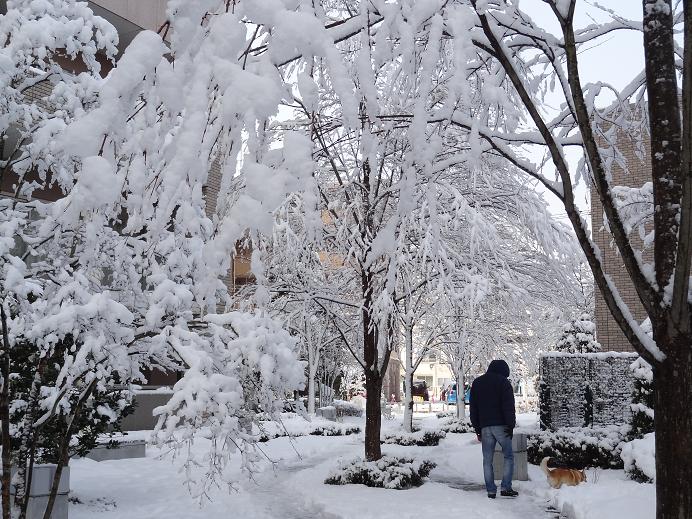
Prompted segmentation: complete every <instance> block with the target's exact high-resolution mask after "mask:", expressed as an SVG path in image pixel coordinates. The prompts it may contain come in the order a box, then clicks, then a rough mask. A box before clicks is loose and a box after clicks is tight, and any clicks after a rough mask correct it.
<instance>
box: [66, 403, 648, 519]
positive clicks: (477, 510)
mask: <svg viewBox="0 0 692 519" xmlns="http://www.w3.org/2000/svg"><path fill="white" fill-rule="evenodd" d="M416 418H417V419H419V420H420V422H421V424H422V425H423V426H434V425H435V424H436V422H437V419H436V418H435V417H434V415H433V416H430V415H428V416H423V415H417V416H416ZM534 420H535V416H532V415H523V416H520V424H523V425H529V424H530V423H532V422H533V421H534ZM352 421H353V422H354V423H360V422H362V419H352ZM400 423H401V422H400V419H395V420H391V421H385V422H384V426H383V427H384V429H385V430H395V429H397V428H399V427H400ZM361 425H362V423H361ZM362 442H363V437H362V434H360V435H351V436H342V437H320V436H304V437H299V438H295V439H293V440H289V439H288V438H285V437H284V438H277V439H274V440H271V441H269V442H267V443H265V444H263V450H264V452H265V453H266V455H267V456H268V458H270V459H272V460H274V461H276V463H275V464H274V465H273V466H272V464H271V463H269V462H267V463H266V466H265V469H264V470H263V472H261V473H260V474H258V475H256V477H255V478H254V481H249V480H248V479H247V478H245V477H243V476H241V475H240V474H238V475H237V476H238V478H239V481H240V483H239V488H238V490H237V491H231V492H229V491H228V490H227V489H225V488H218V489H215V490H214V491H213V492H210V495H209V498H210V500H207V501H206V502H205V503H204V504H203V505H202V506H200V504H199V501H195V500H194V499H192V497H191V496H190V494H189V493H188V491H187V489H186V487H185V485H184V480H185V474H184V472H183V471H181V470H180V469H181V463H180V462H179V461H176V460H171V459H170V458H163V459H160V458H159V456H160V454H161V452H160V451H157V450H156V449H154V448H151V447H150V448H149V449H148V453H147V458H142V459H131V460H119V461H104V462H95V461H92V460H88V459H79V460H74V461H73V462H72V464H71V466H72V469H71V478H72V485H71V486H72V499H73V504H72V505H71V509H70V517H71V519H87V518H89V519H91V518H94V517H99V518H101V517H102V518H104V519H140V518H141V519H145V518H146V519H164V518H166V519H169V518H185V519H197V518H200V519H201V518H205V519H228V518H229V517H242V518H252V519H264V518H282V519H283V518H285V519H302V518H322V519H337V518H344V519H346V518H353V519H356V518H358V519H367V518H384V519H386V518H391V519H394V518H397V519H405V518H416V519H418V518H421V517H444V518H447V517H449V518H453V517H454V518H456V517H464V518H466V519H474V518H478V519H493V518H498V519H520V518H521V519H539V518H551V517H552V518H555V517H558V516H559V514H558V513H557V512H556V511H555V509H553V507H555V508H557V509H560V510H562V511H563V513H565V516H567V517H574V518H578V519H619V518H623V519H650V518H653V517H654V489H653V486H652V485H641V484H637V483H634V482H631V481H627V480H626V479H625V477H624V473H623V472H622V471H598V472H597V473H594V472H593V471H590V472H589V474H588V475H589V482H588V483H587V484H585V485H581V486H579V487H576V488H564V489H561V490H559V491H556V490H552V489H550V488H549V487H548V485H547V483H546V481H545V477H544V476H543V474H542V473H541V472H540V470H539V469H538V468H537V467H533V466H531V467H529V474H530V478H531V481H528V482H517V483H515V488H516V489H518V490H519V492H520V496H519V498H517V499H502V498H500V497H498V499H496V500H489V499H488V498H487V497H486V495H485V489H484V487H483V485H482V481H483V475H482V467H481V450H480V445H479V444H478V442H477V441H476V439H475V437H474V436H473V435H472V434H450V435H448V436H447V438H445V439H443V440H442V441H441V442H440V445H439V446H438V447H400V446H396V445H384V446H383V451H384V452H385V453H387V454H404V453H405V454H407V455H414V456H420V457H425V458H428V459H431V460H433V461H435V462H436V463H437V465H438V466H437V468H435V469H434V470H433V471H432V473H431V475H430V478H429V479H430V480H429V481H428V482H426V483H425V484H424V485H423V486H422V487H419V488H416V489H412V490H403V491H402V490H383V489H374V488H367V487H364V486H361V485H348V486H329V485H325V484H323V481H324V479H325V477H326V475H327V473H328V472H329V471H330V470H331V469H333V468H334V467H336V466H337V465H338V463H339V461H340V460H350V459H351V458H354V457H356V456H359V455H362V451H363V443H362ZM195 449H200V450H202V449H204V445H203V444H201V443H200V444H199V445H196V446H195ZM236 466H237V464H236ZM200 470H201V469H200Z"/></svg>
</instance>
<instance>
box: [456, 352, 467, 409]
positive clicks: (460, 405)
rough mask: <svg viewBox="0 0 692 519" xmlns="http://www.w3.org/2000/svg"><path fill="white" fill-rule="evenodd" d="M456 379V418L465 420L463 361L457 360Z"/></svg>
mask: <svg viewBox="0 0 692 519" xmlns="http://www.w3.org/2000/svg"><path fill="white" fill-rule="evenodd" d="M456 379H457V418H458V419H459V420H466V392H465V391H464V361H463V360H461V359H459V364H458V365H457V372H456Z"/></svg>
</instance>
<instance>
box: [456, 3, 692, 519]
mask: <svg viewBox="0 0 692 519" xmlns="http://www.w3.org/2000/svg"><path fill="white" fill-rule="evenodd" d="M544 3H545V9H546V10H548V11H549V12H550V13H551V14H552V21H553V22H555V25H554V26H555V27H556V31H552V30H551V29H550V28H549V27H548V25H547V24H546V25H542V24H540V23H538V22H537V21H535V20H534V19H532V17H531V16H530V13H528V12H527V11H526V10H524V6H523V5H522V6H520V5H519V3H517V2H513V1H508V0H499V1H495V2H485V1H480V0H471V2H470V5H468V4H467V5H466V6H460V13H461V14H460V15H459V16H457V17H456V18H455V21H456V22H459V21H461V25H463V27H464V28H465V29H466V30H464V31H459V32H455V31H453V30H452V27H451V26H450V27H449V32H453V33H454V34H455V36H456V38H455V39H456V40H457V42H458V45H459V48H461V49H464V50H462V53H463V52H465V53H466V55H470V54H476V55H477V56H478V58H477V61H476V60H475V59H470V60H467V61H465V63H464V64H462V65H461V66H460V67H459V74H460V76H461V77H460V81H462V82H466V79H465V78H467V77H468V78H470V82H471V83H472V84H473V85H474V86H476V85H480V88H479V89H478V93H479V94H480V95H481V96H482V97H483V98H484V101H483V103H484V105H485V107H486V108H485V109H483V110H479V111H478V112H477V114H476V116H471V117H468V118H466V119H465V120H461V119H463V118H460V119H459V124H460V125H463V126H466V127H467V128H469V131H470V132H471V133H472V134H475V136H476V137H477V138H476V139H475V141H476V143H477V146H479V147H480V148H482V149H484V150H486V151H487V152H489V153H492V154H493V155H498V154H499V155H502V156H503V157H505V158H506V159H507V160H508V161H509V162H511V163H513V164H515V165H518V166H519V167H521V168H522V169H523V170H524V171H525V172H526V173H527V174H528V175H530V176H532V177H533V178H535V179H537V180H538V181H539V182H540V183H541V184H542V185H543V186H544V187H545V188H546V189H547V190H549V191H550V192H552V193H553V194H554V195H555V196H556V197H557V199H558V200H560V201H561V202H562V203H563V204H564V207H565V211H566V213H567V217H568V219H569V221H570V223H571V225H572V227H573V229H574V231H575V234H576V236H577V239H578V241H579V244H580V246H581V248H582V250H583V252H584V254H585V255H586V259H587V261H588V264H589V267H590V268H591V271H592V272H593V275H594V281H595V285H596V286H597V287H598V289H599V290H600V292H601V294H602V296H603V299H604V300H605V303H606V305H607V307H608V308H609V310H610V312H611V314H612V315H613V319H614V320H615V322H616V323H617V324H618V326H619V327H620V329H621V330H622V332H623V334H624V335H625V336H626V337H627V339H628V340H629V341H630V344H631V345H632V347H633V348H634V349H635V350H636V351H637V352H638V353H639V354H640V355H641V356H642V357H643V358H644V359H645V360H646V361H647V362H649V363H650V364H651V365H652V367H653V370H654V373H655V377H656V382H655V392H656V405H657V414H656V472H657V475H656V476H657V477H656V487H657V492H656V499H657V517H659V518H669V517H684V516H685V517H686V516H689V515H691V514H692V490H689V489H685V490H683V491H681V490H680V487H679V482H680V481H687V480H689V479H690V477H692V474H691V472H690V471H691V470H692V469H691V468H690V467H689V466H687V465H686V464H680V463H678V462H677V460H680V459H687V458H689V457H690V456H692V441H691V440H690V439H689V438H692V410H691V409H690V407H689V405H687V401H688V400H689V398H688V397H689V391H688V390H687V389H686V388H689V387H690V386H691V385H692V382H691V380H692V355H690V345H691V344H692V305H691V304H690V296H689V293H690V291H689V285H690V263H691V262H690V256H691V255H690V247H691V244H692V189H691V188H690V186H692V180H690V178H691V177H690V170H691V169H692V165H691V164H692V158H691V157H692V137H691V136H692V115H691V112H690V107H691V106H692V81H691V80H690V77H689V76H690V71H691V70H692V53H690V49H691V48H692V21H690V13H691V12H692V9H691V8H690V6H689V2H672V1H671V0H643V1H642V3H641V5H642V13H643V18H642V20H628V19H626V18H625V17H623V16H621V15H620V14H619V13H618V12H617V9H614V10H613V11H606V15H608V16H609V18H610V20H609V21H607V22H605V23H598V24H596V23H591V22H590V21H589V23H588V24H586V25H583V26H580V25H579V23H578V21H577V20H576V19H575V12H576V11H577V10H578V9H586V8H587V6H586V4H587V2H579V1H577V0H546V1H545V2H544ZM451 21H452V19H451V18H450V22H451ZM625 31H626V32H636V33H640V34H641V36H642V39H643V49H642V50H643V53H641V54H642V57H643V61H644V70H643V71H641V72H640V73H637V74H635V75H633V77H632V80H631V82H629V83H628V84H627V85H626V86H625V87H623V88H621V89H617V88H615V87H613V86H612V85H609V84H604V83H602V82H598V83H594V84H587V83H584V82H583V80H582V78H581V77H580V69H581V68H582V67H583V66H584V65H583V63H580V53H581V51H582V50H583V49H586V48H590V47H593V46H595V45H599V43H600V42H602V41H604V39H606V38H610V37H611V35H613V34H618V33H619V32H625ZM676 35H678V36H680V38H677V37H676ZM682 40H684V43H683V45H682V46H681V41H682ZM635 52H636V51H635ZM620 58H621V56H608V57H605V56H604V58H603V59H620ZM477 63H482V64H483V66H482V67H477ZM462 77H463V79H462ZM548 92H551V93H552V95H553V98H551V100H550V101H548V99H547V97H546V94H547V93H548ZM555 97H557V98H558V99H555ZM676 99H681V103H680V104H679V103H677V102H675V100H676ZM556 106H560V108H559V109H558V110H555V109H551V108H550V107H556ZM496 113H509V114H513V115H512V119H511V120H512V121H514V123H513V124H511V125H507V124H502V125H499V126H498V125H497V124H496V120H495V119H494V117H493V114H496ZM647 141H648V145H647ZM624 142H627V143H628V145H629V143H630V142H631V143H632V144H633V145H634V147H635V149H637V150H639V151H642V150H643V149H644V148H645V147H650V155H649V156H650V158H651V159H650V160H651V164H650V174H651V179H650V182H647V183H646V184H644V185H643V186H641V187H640V188H620V187H618V186H615V185H614V184H613V176H612V175H611V173H612V168H613V166H614V165H619V166H620V167H622V168H623V169H625V170H627V168H628V165H627V163H626V160H625V159H624V154H623V150H622V149H621V148H620V146H621V145H622V143H624ZM527 146H533V147H539V148H540V149H541V153H540V154H541V155H543V156H544V157H546V160H545V161H544V162H543V163H540V164H534V163H532V162H531V161H529V160H527V159H526V155H525V153H524V152H525V150H526V147H527ZM568 149H571V150H575V152H576V153H579V154H580V160H579V162H578V164H576V165H575V164H571V163H570V162H569V161H568V159H567V157H568V153H567V150H568ZM580 179H588V180H589V182H590V183H591V184H592V185H593V187H594V188H595V191H596V193H597V195H598V198H599V200H600V202H601V205H602V207H603V212H604V216H605V220H606V221H607V228H608V230H609V232H610V234H611V236H612V241H613V243H614V245H615V247H616V248H617V250H618V252H619V256H620V258H622V262H623V264H624V269H625V271H626V272H627V275H628V277H629V278H630V280H631V282H632V286H633V287H634V289H635V291H636V293H637V295H638V297H639V300H640V301H641V303H642V306H643V307H644V310H645V311H646V314H647V316H648V318H649V319H650V322H651V325H652V329H653V338H652V337H650V336H648V335H647V334H646V333H645V332H644V330H643V329H642V327H641V324H640V323H638V322H637V321H636V320H635V319H634V318H633V317H632V309H630V308H628V307H627V306H626V305H625V304H624V303H623V300H622V298H621V297H620V295H619V292H618V288H617V287H616V286H615V284H614V283H613V282H612V280H611V279H610V278H609V277H608V275H607V274H606V272H605V267H604V264H603V258H602V254H601V252H600V251H599V250H598V247H597V246H596V245H595V244H594V242H593V241H592V239H591V233H590V229H589V228H588V224H587V223H586V222H585V221H584V219H583V218H582V217H581V215H580V213H579V209H578V207H577V205H576V197H575V187H576V186H577V185H578V183H579V181H580ZM647 200H648V202H647ZM643 201H644V202H645V203H641V202H643ZM633 207H639V208H640V209H643V211H642V210H640V211H638V212H639V214H638V215H637V217H636V218H634V219H633V218H631V216H632V214H631V208H633ZM642 237H644V240H643V245H642V242H641V241H639V240H641V238H642ZM644 249H648V250H650V251H651V252H652V253H653V259H654V261H653V263H649V262H648V261H647V260H646V259H645V258H646V254H644Z"/></svg>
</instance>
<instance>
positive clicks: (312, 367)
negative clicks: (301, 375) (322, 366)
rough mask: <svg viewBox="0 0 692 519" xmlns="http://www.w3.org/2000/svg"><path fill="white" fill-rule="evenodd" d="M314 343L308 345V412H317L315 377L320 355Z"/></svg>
mask: <svg viewBox="0 0 692 519" xmlns="http://www.w3.org/2000/svg"><path fill="white" fill-rule="evenodd" d="M312 346H314V345H308V414H311V415H313V414H315V378H316V377H317V366H318V364H319V361H320V355H319V351H318V350H317V348H313V347H312Z"/></svg>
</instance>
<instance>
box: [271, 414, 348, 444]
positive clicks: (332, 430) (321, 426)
mask: <svg viewBox="0 0 692 519" xmlns="http://www.w3.org/2000/svg"><path fill="white" fill-rule="evenodd" d="M259 429H260V431H261V432H260V433H259V436H258V438H259V439H258V441H260V442H267V441H269V440H273V439H274V438H282V437H284V436H290V437H292V438H297V437H299V436H308V435H310V436H348V435H351V434H358V433H360V427H358V426H356V425H345V424H339V423H312V422H308V421H306V420H303V419H302V418H299V419H295V420H282V422H281V423H280V424H279V423H277V422H268V423H264V424H259Z"/></svg>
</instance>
